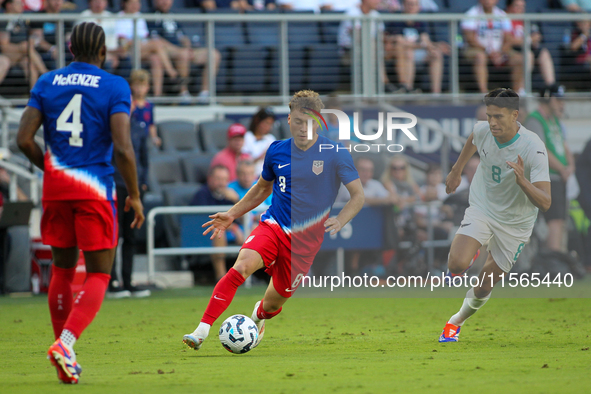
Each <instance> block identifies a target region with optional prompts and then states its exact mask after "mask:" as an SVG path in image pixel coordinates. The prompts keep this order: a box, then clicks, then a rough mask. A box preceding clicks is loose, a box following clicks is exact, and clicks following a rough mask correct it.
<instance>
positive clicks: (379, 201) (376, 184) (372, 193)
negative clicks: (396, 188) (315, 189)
mask: <svg viewBox="0 0 591 394" xmlns="http://www.w3.org/2000/svg"><path fill="white" fill-rule="evenodd" d="M355 168H357V172H358V173H359V180H360V181H361V185H362V186H363V193H364V194H365V205H366V206H373V205H394V204H396V203H397V202H398V196H397V195H396V193H391V192H389V191H388V190H387V189H386V188H385V187H384V185H382V183H381V182H380V181H378V180H376V179H373V176H374V164H373V161H372V160H371V159H369V158H367V157H363V156H361V157H358V158H357V159H356V160H355ZM350 199H351V195H350V194H349V191H348V190H347V188H346V187H345V185H341V187H340V189H339V194H338V195H337V199H336V202H347V201H349V200H350Z"/></svg>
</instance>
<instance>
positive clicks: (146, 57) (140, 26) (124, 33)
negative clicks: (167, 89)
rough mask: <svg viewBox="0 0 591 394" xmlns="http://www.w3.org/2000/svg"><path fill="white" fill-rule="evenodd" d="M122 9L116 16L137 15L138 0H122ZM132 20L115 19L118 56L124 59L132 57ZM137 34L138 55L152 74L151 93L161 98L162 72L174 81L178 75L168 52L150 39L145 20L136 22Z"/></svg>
mask: <svg viewBox="0 0 591 394" xmlns="http://www.w3.org/2000/svg"><path fill="white" fill-rule="evenodd" d="M121 7H122V8H123V9H122V11H120V12H119V13H118V14H117V15H119V16H124V15H137V14H139V12H140V8H141V2H140V0H122V2H121ZM133 30H134V26H133V19H117V23H116V25H115V33H116V35H117V40H118V42H119V50H120V51H119V55H120V56H121V57H124V58H130V57H131V56H132V52H131V50H132V48H133ZM137 34H138V36H139V37H140V43H141V44H140V54H141V59H142V60H143V61H149V62H150V71H151V73H152V92H153V93H154V96H162V85H163V82H164V72H166V74H167V75H168V76H169V77H170V78H172V79H176V78H177V77H178V75H179V73H178V72H177V70H175V68H174V67H173V65H172V63H171V61H170V58H169V57H168V52H167V51H166V49H165V47H164V46H163V45H162V44H161V40H159V39H150V37H149V32H148V25H147V23H146V20H145V19H142V18H140V19H138V20H137Z"/></svg>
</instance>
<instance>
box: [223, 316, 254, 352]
mask: <svg viewBox="0 0 591 394" xmlns="http://www.w3.org/2000/svg"><path fill="white" fill-rule="evenodd" d="M258 337H259V330H258V329H257V325H256V324H255V322H253V321H252V319H251V318H250V317H247V316H244V315H234V316H230V317H229V318H227V319H226V320H225V321H224V322H223V323H222V326H221V327H220V342H221V343H222V346H223V347H224V348H225V349H226V350H227V351H229V352H231V353H235V354H243V353H246V352H248V351H250V349H252V347H253V346H254V344H255V343H256V341H257V338H258Z"/></svg>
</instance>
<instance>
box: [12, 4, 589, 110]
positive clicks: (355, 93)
mask: <svg viewBox="0 0 591 394" xmlns="http://www.w3.org/2000/svg"><path fill="white" fill-rule="evenodd" d="M13 18H14V16H12V15H2V14H0V21H7V20H10V19H13ZM22 18H24V19H26V20H28V21H56V22H57V45H56V46H58V47H60V48H64V47H65V39H64V22H65V21H79V20H82V19H84V18H82V17H80V15H78V14H54V15H47V14H45V15H37V14H23V15H22ZM121 18H122V17H119V16H112V17H104V18H103V19H121ZM123 18H124V19H133V20H134V28H135V31H136V32H137V20H138V19H140V18H143V19H145V20H147V21H154V20H161V19H165V20H166V19H170V20H176V21H179V22H187V23H190V22H193V23H203V24H204V26H205V29H204V34H205V36H206V39H205V40H203V41H204V42H203V43H204V44H205V46H206V47H207V49H208V53H209V57H208V59H209V60H208V61H209V74H208V79H209V82H210V104H215V103H232V102H242V103H244V102H252V101H253V100H256V101H258V102H261V101H263V102H269V103H271V102H275V103H287V102H288V100H289V97H290V92H292V91H293V90H294V88H295V87H297V86H295V85H294V84H293V83H292V82H293V81H290V66H289V63H290V60H291V59H290V53H291V52H292V50H294V51H295V50H297V49H298V48H295V49H294V47H295V46H298V45H300V44H299V41H298V44H293V45H291V44H290V37H289V34H290V30H289V24H290V23H291V24H297V23H321V22H332V23H337V22H341V21H344V20H353V21H357V22H355V23H359V24H360V25H361V28H360V29H353V47H352V59H353V61H352V64H351V74H350V76H351V78H350V81H351V89H350V94H349V95H344V96H343V97H347V96H349V97H352V98H373V99H379V100H385V99H387V98H392V97H395V96H393V95H391V94H386V93H385V86H384V83H383V81H382V80H381V78H378V77H377V76H378V75H380V71H381V70H382V67H383V62H381V61H376V56H373V53H376V52H377V58H380V59H381V58H383V54H384V48H383V39H382V38H383V37H382V32H381V31H379V29H375V26H376V24H377V23H382V22H394V21H407V20H416V21H424V22H429V23H433V24H446V25H447V37H446V40H447V41H448V42H449V43H450V44H451V56H450V59H449V61H450V65H449V89H448V92H449V93H445V94H442V95H437V96H434V95H431V96H430V98H433V99H437V100H447V99H450V98H451V99H457V98H460V97H464V96H466V94H465V93H462V91H461V89H460V48H459V44H458V42H459V41H461V31H460V29H459V26H458V23H459V22H460V21H462V20H464V19H466V16H465V15H464V14H445V13H434V14H414V15H410V14H380V15H379V16H377V17H375V18H374V17H368V16H363V17H351V16H347V15H344V14H318V15H316V14H298V13H294V14H289V13H286V14H280V13H278V14H256V13H249V14H190V13H186V14H166V15H162V14H159V15H156V14H149V13H146V14H138V15H125V16H124V17H123ZM499 18H509V19H516V20H523V21H524V32H525V34H524V36H525V45H523V51H524V55H528V54H529V53H530V52H531V49H530V46H529V45H528V44H529V43H530V42H531V38H530V36H531V31H532V23H534V22H542V23H544V24H546V25H548V29H549V30H552V39H553V40H555V41H558V42H560V41H562V40H563V39H564V40H566V39H567V38H568V37H566V31H567V30H568V31H570V29H568V26H566V25H564V23H567V22H573V21H581V20H588V19H589V16H588V15H586V14H571V13H529V14H510V15H506V16H503V17H497V16H490V17H487V19H499ZM230 23H240V24H245V25H248V24H249V23H250V24H253V23H255V24H256V23H259V24H261V23H277V24H279V29H278V34H279V39H278V40H277V41H278V44H279V46H278V54H277V60H278V69H279V70H278V71H279V78H278V84H277V88H278V91H277V94H272V95H260V93H259V92H256V91H255V92H252V93H250V94H245V93H244V92H243V94H237V93H240V92H230V93H231V94H228V95H226V96H219V95H218V94H217V90H216V77H215V74H214V67H213V66H214V56H213V54H214V48H216V33H215V31H216V26H218V27H219V28H220V29H221V28H222V26H223V25H224V24H226V25H227V24H230ZM565 27H567V29H564V28H565ZM556 29H558V30H560V31H563V30H561V29H564V31H563V32H564V34H562V33H560V32H558V33H557V30H556ZM376 30H378V32H379V34H376V35H375V36H372V32H374V31H376ZM445 33H446V32H445V31H444V30H441V31H440V32H439V34H438V36H439V37H442V36H445V35H446V34H445ZM333 35H334V34H333ZM555 36H557V37H555ZM333 38H334V37H333ZM140 40H141V38H140V37H139V36H138V35H137V34H136V35H135V45H134V51H133V59H132V60H133V62H132V63H133V68H140V67H141V60H140V58H141V56H140V49H139V48H140V46H139V43H140ZM357 43H358V44H357ZM556 44H557V43H556V42H552V46H553V49H552V50H553V51H554V55H556V53H557V52H556V51H559V48H558V47H559V46H560V44H558V46H557V45H556ZM248 45H251V44H248ZM251 46H252V45H251ZM554 47H556V48H554ZM334 53H336V52H334ZM59 54H60V56H59V57H58V59H57V66H58V67H61V66H64V65H65V64H66V60H65V52H64V51H59ZM253 56H257V54H256V52H255V53H254V54H253ZM560 61H561V60H560V59H554V62H555V63H557V62H560ZM524 62H525V67H524V74H525V75H524V76H525V90H526V92H527V93H528V94H529V93H531V92H532V67H530V66H531V65H530V64H529V62H530V59H529V56H524ZM239 66H240V65H237V67H239ZM293 77H294V78H295V77H296V74H295V73H293ZM558 80H559V81H560V79H558ZM305 81H306V80H304V82H305ZM301 82H302V81H300V84H301ZM308 82H309V81H308ZM253 93H254V94H253ZM398 97H400V96H398ZM424 97H425V96H424V95H421V94H405V95H404V98H405V99H408V100H412V99H417V98H424ZM179 100H181V98H178V97H158V98H154V101H155V102H156V103H172V102H178V101H179ZM10 101H11V103H12V104H13V105H14V104H17V105H21V104H24V103H25V102H26V100H25V99H13V100H10Z"/></svg>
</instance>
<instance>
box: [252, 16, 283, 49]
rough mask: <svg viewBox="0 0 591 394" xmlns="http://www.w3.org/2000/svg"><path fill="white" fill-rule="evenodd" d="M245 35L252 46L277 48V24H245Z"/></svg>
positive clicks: (278, 33)
mask: <svg viewBox="0 0 591 394" xmlns="http://www.w3.org/2000/svg"><path fill="white" fill-rule="evenodd" d="M246 34H247V35H248V41H249V42H250V43H251V44H253V45H261V46H265V47H272V48H278V47H279V41H280V39H281V36H280V26H279V23H277V22H247V23H246Z"/></svg>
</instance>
